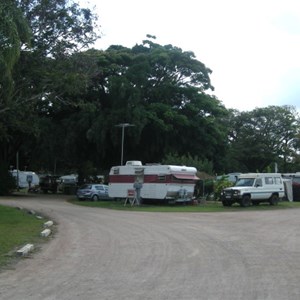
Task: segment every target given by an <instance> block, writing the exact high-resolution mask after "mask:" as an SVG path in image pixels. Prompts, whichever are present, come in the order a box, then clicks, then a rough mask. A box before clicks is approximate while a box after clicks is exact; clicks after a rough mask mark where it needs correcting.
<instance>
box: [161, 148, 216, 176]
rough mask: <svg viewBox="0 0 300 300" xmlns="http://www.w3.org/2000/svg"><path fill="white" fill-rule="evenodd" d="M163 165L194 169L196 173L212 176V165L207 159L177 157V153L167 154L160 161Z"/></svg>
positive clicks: (186, 156) (188, 155)
mask: <svg viewBox="0 0 300 300" xmlns="http://www.w3.org/2000/svg"><path fill="white" fill-rule="evenodd" d="M162 163H163V164H173V165H181V166H189V167H195V168H196V169H197V170H198V171H201V172H205V173H207V174H213V163H212V162H211V161H208V160H207V159H204V160H200V158H199V157H198V156H194V157H192V156H191V155H190V154H187V155H181V156H179V155H178V154H177V153H169V154H167V155H166V157H165V158H164V159H163V161H162Z"/></svg>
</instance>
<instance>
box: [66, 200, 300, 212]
mask: <svg viewBox="0 0 300 300" xmlns="http://www.w3.org/2000/svg"><path fill="white" fill-rule="evenodd" d="M69 202H71V203H73V204H77V205H82V206H89V207H100V208H108V209H116V210H127V211H148V212H226V211H248V210H249V211H253V210H255V211H257V210H277V209H287V208H297V207H298V208H300V202H287V201H282V202H279V204H278V205H276V206H271V205H269V204H267V203H261V204H260V205H258V206H251V207H246V208H244V207H240V205H237V204H235V205H233V206H231V207H224V206H223V205H222V203H221V202H217V201H207V202H206V203H204V204H198V205H180V204H178V205H140V206H130V205H126V206H124V202H123V201H114V200H112V201H97V202H93V201H78V200H75V199H74V200H69Z"/></svg>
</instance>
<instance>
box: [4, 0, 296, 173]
mask: <svg viewBox="0 0 300 300" xmlns="http://www.w3.org/2000/svg"><path fill="white" fill-rule="evenodd" d="M0 16H1V18H0V73H1V77H0V143H1V148H0V163H1V165H3V166H4V165H5V166H10V165H13V166H15V156H16V153H17V152H18V153H19V157H20V169H23V168H24V167H25V166H27V167H28V169H31V170H34V171H37V172H51V173H67V172H78V173H79V175H80V176H87V175H88V174H97V173H98V174H99V172H101V173H105V172H107V170H108V169H109V167H110V166H112V165H116V164H119V161H120V150H121V134H122V130H121V129H120V127H117V126H116V125H118V124H120V123H130V124H132V125H134V126H132V127H128V128H125V132H124V133H125V134H124V137H125V139H124V160H130V159H137V160H141V161H143V162H144V163H145V162H162V163H177V164H186V165H191V164H192V165H194V166H196V167H197V168H198V169H200V170H201V171H205V172H206V173H209V174H215V173H218V174H222V173H226V172H233V171H240V172H247V171H252V172H256V171H266V170H269V169H271V168H272V169H273V168H274V165H275V164H276V165H277V166H278V168H279V170H280V171H282V172H293V171H297V170H299V167H300V161H299V144H300V143H299V138H300V136H299V134H300V133H299V116H298V114H297V112H296V111H295V109H294V108H293V107H289V106H283V107H276V106H270V107H266V108H257V109H255V110H253V111H249V112H239V111H234V110H227V109H226V108H225V107H224V105H223V104H222V102H221V101H220V100H218V99H217V98H216V97H215V96H213V94H212V93H213V90H214V88H213V86H212V84H211V82H210V74H211V70H210V69H209V68H208V67H206V66H205V64H203V63H202V62H200V61H199V60H197V59H196V57H195V55H194V54H193V52H189V51H183V50H182V49H180V48H178V47H175V46H173V45H160V44H157V43H155V37H153V36H147V39H146V40H144V41H142V43H141V44H137V45H135V46H134V47H132V48H127V47H123V46H116V45H112V46H111V47H109V48H108V49H107V50H105V51H102V50H96V49H88V47H90V46H91V45H92V44H93V42H94V41H95V40H96V39H97V38H98V37H99V34H98V28H97V26H96V21H97V18H96V16H95V15H94V14H93V13H92V11H91V10H89V9H83V8H80V7H79V6H78V5H77V4H76V3H74V2H73V1H68V0H59V1H57V0H42V1H37V0H34V1H32V0H22V1H21V0H5V1H3V2H1V5H0ZM87 49H88V50H87Z"/></svg>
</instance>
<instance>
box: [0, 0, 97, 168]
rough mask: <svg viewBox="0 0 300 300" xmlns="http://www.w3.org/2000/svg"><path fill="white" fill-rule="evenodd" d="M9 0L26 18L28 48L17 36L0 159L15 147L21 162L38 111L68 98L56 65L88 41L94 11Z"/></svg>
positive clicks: (58, 0) (92, 36)
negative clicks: (18, 51) (16, 55)
mask: <svg viewBox="0 0 300 300" xmlns="http://www.w3.org/2000/svg"><path fill="white" fill-rule="evenodd" d="M14 3H16V4H17V11H18V13H20V12H22V14H23V20H24V19H26V20H27V23H28V24H29V27H30V30H31V32H32V35H31V48H28V46H27V44H25V43H24V42H23V40H21V39H20V43H19V47H20V56H19V60H18V61H17V62H15V64H14V67H13V68H12V70H11V74H12V82H13V89H12V96H11V100H12V101H10V103H9V105H6V106H5V113H3V114H2V115H1V117H2V118H1V126H0V128H1V129H2V130H1V132H0V140H1V146H2V147H1V153H0V156H1V157H0V159H2V160H6V161H10V160H13V158H14V156H15V153H16V152H17V151H19V150H21V151H20V152H21V153H20V161H21V164H22V165H23V166H24V165H25V164H26V165H28V162H30V160H29V156H28V157H24V154H25V153H28V154H29V153H30V148H31V147H32V145H33V144H34V143H33V142H34V140H35V139H36V138H37V137H38V136H39V135H40V134H41V128H43V127H42V126H41V125H40V122H41V117H45V116H49V117H50V111H51V109H52V107H54V106H55V108H56V107H58V106H59V105H65V104H66V103H67V102H68V103H71V102H72V99H65V98H63V97H61V96H62V95H63V94H64V91H63V92H62V90H61V88H62V86H63V85H64V82H68V81H69V80H70V77H69V76H68V74H66V75H65V73H62V72H61V68H60V67H59V68H58V67H57V66H60V65H64V64H65V61H66V60H67V59H68V57H69V56H70V55H71V54H72V53H75V52H77V51H79V50H80V49H84V48H85V47H87V46H88V45H90V44H91V43H93V42H94V41H95V40H96V39H97V38H98V34H97V29H96V27H97V26H96V23H95V22H96V16H95V15H94V14H93V13H92V11H91V10H90V9H83V8H80V7H79V6H78V5H77V4H76V3H74V2H73V1H68V0H41V1H40V0H39V1H36V0H33V1H32V0H30V1H29V0H22V1H19V0H16V1H14ZM4 14H5V15H6V11H5V12H4ZM9 28H10V29H11V27H9ZM73 86H75V84H74V85H73ZM12 164H13V162H12Z"/></svg>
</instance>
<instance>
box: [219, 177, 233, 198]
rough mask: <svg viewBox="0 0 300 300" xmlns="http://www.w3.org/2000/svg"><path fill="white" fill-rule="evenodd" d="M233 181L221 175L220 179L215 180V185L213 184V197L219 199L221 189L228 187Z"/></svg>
mask: <svg viewBox="0 0 300 300" xmlns="http://www.w3.org/2000/svg"><path fill="white" fill-rule="evenodd" d="M233 185H234V184H233V182H231V181H229V180H228V179H227V176H222V178H221V179H219V180H217V181H216V182H215V185H214V190H215V193H214V197H215V200H220V199H221V193H222V190H223V189H225V188H227V187H230V186H233Z"/></svg>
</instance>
